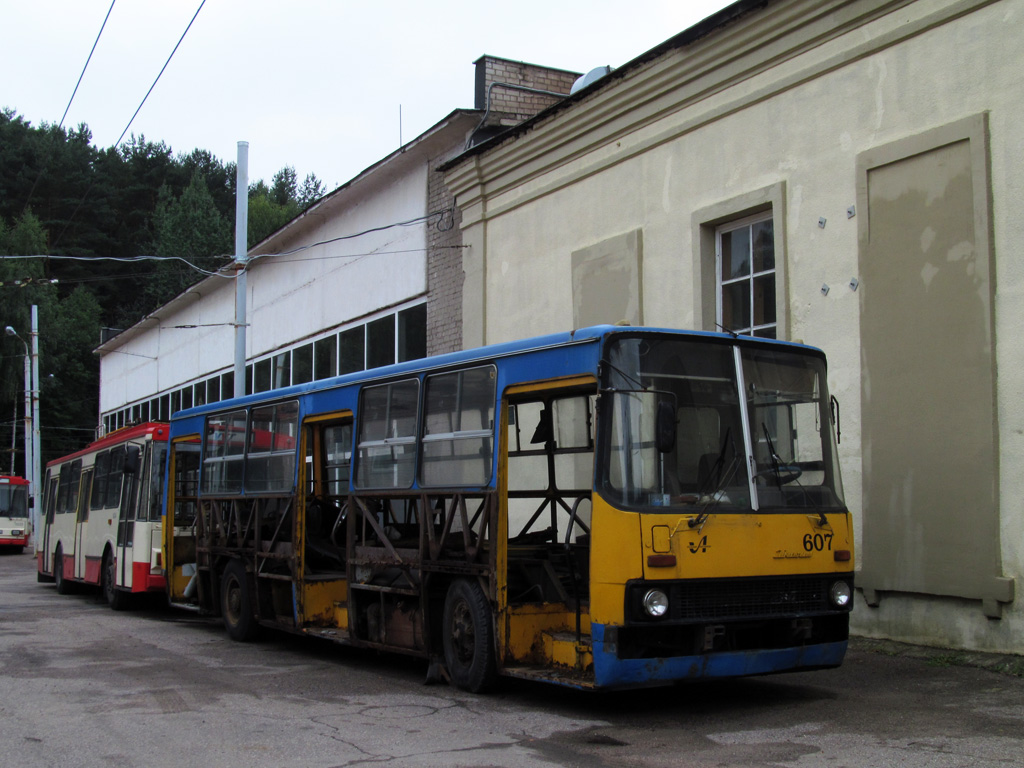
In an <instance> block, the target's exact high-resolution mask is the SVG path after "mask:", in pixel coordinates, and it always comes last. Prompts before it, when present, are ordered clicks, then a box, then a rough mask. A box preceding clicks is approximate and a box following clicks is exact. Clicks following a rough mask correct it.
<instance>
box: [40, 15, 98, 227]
mask: <svg viewBox="0 0 1024 768" xmlns="http://www.w3.org/2000/svg"><path fill="white" fill-rule="evenodd" d="M116 2H117V0H110V8H108V9H107V15H106V16H104V17H103V23H102V24H101V25H100V31H99V32H97V33H96V39H95V40H94V41H93V43H92V48H91V49H89V55H88V57H86V59H85V66H83V67H82V73H81V74H80V75H79V76H78V82H77V83H75V90H73V91H72V92H71V98H70V99H68V105H67V106H66V107H64V114H63V115H61V118H60V122H59V123H58V124H57V128H63V127H64V120H65V119H66V118H67V116H68V110H70V109H71V102H73V101H74V100H75V94H77V93H78V86H80V85H81V84H82V78H83V77H85V70H86V69H88V68H89V62H90V61H92V55H93V54H94V53H95V52H96V46H97V45H99V42H100V35H102V34H103V30H104V29H106V26H107V20H108V19H109V18H110V12H111V11H113V10H114V3H116ZM52 158H53V155H50V157H49V158H48V159H47V162H46V165H44V166H43V167H42V168H40V169H39V173H37V174H36V180H35V181H33V182H32V188H31V189H30V190H29V191H28V197H26V198H25V205H24V206H22V209H21V215H22V216H24V215H25V212H26V211H27V210H28V207H29V205H30V204H31V203H32V195H34V194H35V191H36V186H37V185H38V184H39V180H40V179H41V178H43V174H44V173H46V170H47V168H48V167H49V161H50V160H51V159H52Z"/></svg>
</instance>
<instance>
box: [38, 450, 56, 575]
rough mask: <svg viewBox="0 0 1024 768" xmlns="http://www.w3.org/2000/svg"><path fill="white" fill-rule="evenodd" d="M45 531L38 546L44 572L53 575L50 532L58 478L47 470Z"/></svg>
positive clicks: (44, 498) (44, 514) (44, 495)
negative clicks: (41, 555)
mask: <svg viewBox="0 0 1024 768" xmlns="http://www.w3.org/2000/svg"><path fill="white" fill-rule="evenodd" d="M43 503H44V504H43V506H44V508H43V515H42V521H43V530H42V532H41V535H40V536H39V539H38V540H37V542H36V546H37V547H38V548H39V551H40V552H42V554H43V571H44V572H46V573H53V550H52V549H51V548H50V532H51V531H52V530H53V516H54V511H55V510H56V509H57V476H55V475H53V474H52V473H51V471H50V470H46V493H44V494H43Z"/></svg>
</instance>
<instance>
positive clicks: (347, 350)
mask: <svg viewBox="0 0 1024 768" xmlns="http://www.w3.org/2000/svg"><path fill="white" fill-rule="evenodd" d="M365 367H366V326H363V325H360V326H359V327H358V328H350V329H349V330H347V331H342V332H341V371H340V373H355V372H356V371H361V370H363V369H364V368H365Z"/></svg>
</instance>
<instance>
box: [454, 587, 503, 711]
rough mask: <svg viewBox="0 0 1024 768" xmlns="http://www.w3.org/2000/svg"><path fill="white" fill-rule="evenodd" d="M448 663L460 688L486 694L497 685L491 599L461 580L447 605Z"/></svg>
mask: <svg viewBox="0 0 1024 768" xmlns="http://www.w3.org/2000/svg"><path fill="white" fill-rule="evenodd" d="M443 621H444V627H443V630H444V633H443V641H444V660H445V664H446V665H447V667H448V674H449V675H450V676H451V680H452V682H453V683H454V684H455V685H456V687H458V688H461V689H462V690H464V691H470V692H472V693H482V692H484V691H486V690H487V689H488V688H490V687H492V686H493V685H494V681H495V679H496V678H497V667H496V664H495V658H494V623H493V621H492V619H491V606H490V603H489V602H488V601H487V596H486V595H485V594H484V591H483V590H482V589H481V588H480V585H479V584H478V583H477V582H475V581H469V580H467V579H458V580H456V581H453V582H452V585H451V586H450V587H449V588H448V596H447V597H446V598H445V601H444V619H443Z"/></svg>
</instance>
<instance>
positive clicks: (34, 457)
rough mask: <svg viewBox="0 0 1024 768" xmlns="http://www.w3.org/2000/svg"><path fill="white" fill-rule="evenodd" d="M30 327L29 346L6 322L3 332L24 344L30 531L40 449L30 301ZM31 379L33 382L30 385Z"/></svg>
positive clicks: (35, 329)
mask: <svg viewBox="0 0 1024 768" xmlns="http://www.w3.org/2000/svg"><path fill="white" fill-rule="evenodd" d="M31 328H32V330H31V333H30V334H29V337H30V338H31V339H32V346H31V348H30V347H29V343H28V342H27V341H25V339H23V338H21V336H19V335H18V332H17V331H15V330H14V328H13V327H11V326H10V325H8V326H7V327H6V328H4V333H6V334H7V335H8V336H14V337H15V338H16V339H18V340H19V341H20V342H21V343H22V344H24V345H25V479H26V480H28V482H29V494H30V495H31V497H32V535H33V537H34V536H35V532H36V531H37V530H39V509H40V501H39V495H40V490H41V488H42V477H41V469H40V466H39V463H40V458H41V456H42V451H41V450H40V442H41V440H40V436H39V389H38V386H39V383H38V382H39V308H38V307H37V306H36V305H35V304H33V305H32V326H31ZM33 382H35V386H33Z"/></svg>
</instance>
